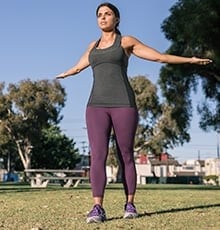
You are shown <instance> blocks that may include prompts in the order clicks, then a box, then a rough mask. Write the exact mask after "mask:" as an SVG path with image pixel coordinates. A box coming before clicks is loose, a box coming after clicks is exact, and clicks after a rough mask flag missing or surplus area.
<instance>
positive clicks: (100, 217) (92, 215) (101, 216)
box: [86, 204, 106, 224]
mask: <svg viewBox="0 0 220 230" xmlns="http://www.w3.org/2000/svg"><path fill="white" fill-rule="evenodd" d="M105 220H106V215H105V210H104V209H103V208H102V207H101V206H100V205H98V204H96V205H94V206H93V208H92V210H91V211H90V212H89V214H88V216H87V219H86V222H87V223H88V224H89V223H101V222H104V221H105Z"/></svg>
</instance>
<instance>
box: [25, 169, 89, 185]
mask: <svg viewBox="0 0 220 230" xmlns="http://www.w3.org/2000/svg"><path fill="white" fill-rule="evenodd" d="M25 173H26V174H27V177H28V179H29V180H30V184H31V187H33V188H45V187H47V185H48V184H49V182H59V183H60V185H61V186H63V187H66V188H69V187H72V186H73V187H77V186H78V185H79V183H80V182H81V181H89V176H88V175H87V174H88V172H87V170H84V169H73V170H70V169H26V170H25Z"/></svg>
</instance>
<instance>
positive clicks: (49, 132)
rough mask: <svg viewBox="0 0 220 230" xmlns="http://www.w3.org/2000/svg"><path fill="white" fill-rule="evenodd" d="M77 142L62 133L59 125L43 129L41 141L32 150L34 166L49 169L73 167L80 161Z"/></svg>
mask: <svg viewBox="0 0 220 230" xmlns="http://www.w3.org/2000/svg"><path fill="white" fill-rule="evenodd" d="M75 144H76V143H75V142H73V140H72V139H69V138H68V137H67V136H66V135H64V134H62V132H61V130H60V128H59V127H57V126H51V127H50V128H47V129H43V130H42V135H41V137H40V143H39V145H37V146H36V147H35V148H33V150H32V152H33V154H32V167H33V168H47V169H60V168H64V169H69V168H70V169H72V168H74V167H75V165H76V163H78V162H79V161H80V155H79V150H78V149H77V148H76V147H75Z"/></svg>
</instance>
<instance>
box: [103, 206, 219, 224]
mask: <svg viewBox="0 0 220 230" xmlns="http://www.w3.org/2000/svg"><path fill="white" fill-rule="evenodd" d="M215 207H220V203H219V204H208V205H198V206H192V207H186V208H171V209H167V210H160V211H156V212H144V213H139V215H138V218H141V217H146V216H148V217H151V216H153V215H160V214H165V213H175V212H186V211H191V210H195V209H204V208H215ZM117 219H123V216H121V217H112V218H109V219H108V220H107V221H112V220H117Z"/></svg>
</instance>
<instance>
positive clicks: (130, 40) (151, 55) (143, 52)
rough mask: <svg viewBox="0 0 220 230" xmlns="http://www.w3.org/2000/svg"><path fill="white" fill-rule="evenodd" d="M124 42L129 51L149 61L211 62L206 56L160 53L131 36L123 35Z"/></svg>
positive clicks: (176, 62)
mask: <svg viewBox="0 0 220 230" xmlns="http://www.w3.org/2000/svg"><path fill="white" fill-rule="evenodd" d="M124 44H125V47H129V50H130V53H132V54H134V55H135V56H137V57H140V58H143V59H146V60H149V61H155V62H161V63H169V64H184V63H190V64H199V65H207V64H209V63H211V62H212V60H210V59H207V58H197V57H182V56H175V55H170V54H162V53H160V52H158V51H157V50H155V49H153V48H151V47H149V46H147V45H145V44H143V43H142V42H140V41H139V40H137V39H136V38H134V37H131V36H128V37H124Z"/></svg>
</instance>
